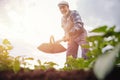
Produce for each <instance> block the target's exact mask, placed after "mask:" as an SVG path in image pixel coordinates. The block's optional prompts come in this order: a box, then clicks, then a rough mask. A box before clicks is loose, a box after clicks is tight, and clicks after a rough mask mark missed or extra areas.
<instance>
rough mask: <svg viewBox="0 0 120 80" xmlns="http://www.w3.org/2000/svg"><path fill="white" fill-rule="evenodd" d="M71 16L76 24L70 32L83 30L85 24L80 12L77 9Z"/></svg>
mask: <svg viewBox="0 0 120 80" xmlns="http://www.w3.org/2000/svg"><path fill="white" fill-rule="evenodd" d="M71 18H72V21H73V23H74V26H73V27H72V28H71V30H70V33H74V32H76V31H78V30H82V28H83V25H84V24H83V22H82V20H81V17H80V15H79V13H78V12H77V11H76V10H74V11H73V12H71Z"/></svg>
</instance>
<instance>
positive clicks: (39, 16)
mask: <svg viewBox="0 0 120 80" xmlns="http://www.w3.org/2000/svg"><path fill="white" fill-rule="evenodd" d="M59 1H61V0H42V1H41V0H14V1H12V0H10V1H8V2H6V3H5V4H4V6H3V7H2V8H3V9H2V10H1V12H2V13H1V14H0V15H2V16H3V18H2V19H3V20H2V19H1V20H2V22H0V28H1V30H0V32H1V33H0V34H1V36H3V37H5V38H8V39H9V38H13V39H18V40H22V41H25V42H27V43H30V44H31V45H33V46H35V47H37V46H39V45H40V44H41V43H44V42H49V38H50V36H51V35H53V36H54V38H55V40H59V39H61V38H62V37H63V34H64V32H63V30H62V28H61V24H60V23H61V22H60V21H61V14H60V11H59V9H58V6H57V4H58V2H59ZM67 1H68V2H69V3H70V7H71V8H72V9H74V8H75V7H76V6H75V2H76V0H67ZM24 47H25V46H24ZM62 55H63V54H62ZM62 55H61V56H60V55H59V56H60V57H61V58H62V57H64V56H62ZM48 56H50V55H48ZM51 57H52V56H51ZM53 57H55V55H53ZM55 60H57V59H56V58H55ZM55 60H54V61H55ZM59 62H60V61H59ZM63 62H64V61H63ZM61 63H62V62H61ZM62 64H63V63H62Z"/></svg>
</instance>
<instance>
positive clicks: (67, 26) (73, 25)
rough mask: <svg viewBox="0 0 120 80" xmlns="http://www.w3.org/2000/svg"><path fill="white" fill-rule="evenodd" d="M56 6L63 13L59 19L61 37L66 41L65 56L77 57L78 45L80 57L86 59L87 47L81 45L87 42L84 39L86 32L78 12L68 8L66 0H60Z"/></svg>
mask: <svg viewBox="0 0 120 80" xmlns="http://www.w3.org/2000/svg"><path fill="white" fill-rule="evenodd" d="M58 7H59V10H60V12H61V14H62V15H63V16H62V19H61V25H62V28H63V30H64V32H65V36H64V37H63V39H64V41H68V47H67V53H66V55H67V57H68V56H73V57H74V58H77V52H78V47H79V45H80V46H81V50H82V57H83V58H84V59H86V58H87V56H86V53H87V51H88V49H86V48H84V47H82V45H85V44H88V43H87V41H86V37H87V32H86V30H85V28H84V26H83V25H84V24H83V22H82V20H81V17H80V15H79V13H78V12H77V11H76V10H70V9H69V4H68V2H66V1H61V2H60V3H59V4H58Z"/></svg>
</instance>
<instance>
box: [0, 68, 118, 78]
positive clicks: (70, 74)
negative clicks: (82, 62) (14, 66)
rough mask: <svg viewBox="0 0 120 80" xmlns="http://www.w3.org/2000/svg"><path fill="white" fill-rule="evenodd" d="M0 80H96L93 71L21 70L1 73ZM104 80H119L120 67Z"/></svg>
mask: <svg viewBox="0 0 120 80" xmlns="http://www.w3.org/2000/svg"><path fill="white" fill-rule="evenodd" d="M0 80H98V79H97V78H96V76H95V75H94V73H93V70H92V69H90V70H88V71H85V70H82V69H81V70H72V71H57V70H55V69H52V68H51V69H48V70H40V69H39V70H30V71H24V70H23V69H21V70H20V71H19V72H18V73H14V72H13V71H1V72H0ZM105 80H120V67H119V68H118V67H115V68H114V69H113V70H112V71H111V73H110V74H108V75H107V76H106V78H105Z"/></svg>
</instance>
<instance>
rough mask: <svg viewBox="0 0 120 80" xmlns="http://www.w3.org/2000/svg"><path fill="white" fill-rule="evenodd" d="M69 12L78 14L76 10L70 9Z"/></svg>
mask: <svg viewBox="0 0 120 80" xmlns="http://www.w3.org/2000/svg"><path fill="white" fill-rule="evenodd" d="M71 14H79V13H78V11H77V10H71Z"/></svg>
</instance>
